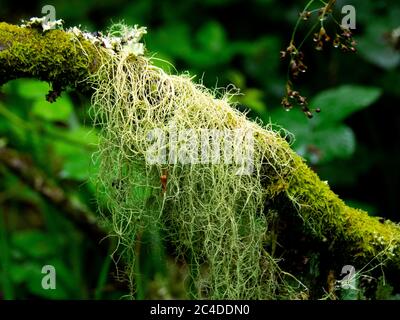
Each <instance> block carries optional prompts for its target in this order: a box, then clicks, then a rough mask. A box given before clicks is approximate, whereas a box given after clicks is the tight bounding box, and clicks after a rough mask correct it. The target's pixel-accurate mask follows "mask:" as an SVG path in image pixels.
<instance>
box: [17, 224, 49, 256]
mask: <svg viewBox="0 0 400 320" xmlns="http://www.w3.org/2000/svg"><path fill="white" fill-rule="evenodd" d="M11 244H12V246H13V248H15V249H16V250H20V251H22V252H23V253H24V254H26V255H28V256H30V257H32V258H40V257H48V256H51V255H53V254H54V253H55V252H56V251H57V242H56V241H54V239H52V238H51V237H50V236H48V235H47V234H46V233H43V232H40V231H36V230H31V231H20V232H16V233H14V234H13V235H12V237H11Z"/></svg>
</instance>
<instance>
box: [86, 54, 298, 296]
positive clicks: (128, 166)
mask: <svg viewBox="0 0 400 320" xmlns="http://www.w3.org/2000/svg"><path fill="white" fill-rule="evenodd" d="M93 82H94V87H95V88H97V90H96V92H95V94H94V97H93V114H94V115H95V119H96V122H97V123H98V124H100V125H101V127H102V128H103V129H102V130H103V141H102V144H101V148H100V152H99V159H100V174H99V181H100V182H101V184H102V186H103V188H102V190H106V191H105V192H106V193H107V198H108V199H109V209H110V212H111V213H112V216H111V217H109V218H107V221H108V222H109V223H110V224H111V225H112V229H113V232H114V234H115V235H116V236H117V237H118V239H119V244H120V245H121V246H123V247H124V248H125V250H128V251H130V253H129V260H130V261H129V265H130V267H131V268H130V270H128V274H129V275H130V276H131V277H132V282H133V283H134V276H135V274H134V273H135V259H134V257H135V254H134V252H132V250H133V249H134V248H135V241H137V239H138V237H140V234H141V232H143V230H146V229H147V228H150V227H151V225H153V224H157V225H159V226H161V228H162V229H163V230H165V231H166V232H165V234H167V235H168V239H167V240H168V241H171V242H172V243H174V244H175V246H176V250H177V252H178V254H179V255H182V256H184V257H186V258H188V257H190V261H188V262H189V263H190V264H191V270H192V272H191V274H192V276H193V277H194V279H193V280H194V282H195V284H196V290H197V297H199V298H200V297H207V298H215V299H224V298H225V299H247V298H248V299H267V298H272V297H275V298H276V297H277V295H279V294H283V292H289V291H290V290H288V289H287V288H285V282H284V281H282V279H281V280H279V279H280V278H281V277H280V275H279V269H278V267H277V264H276V263H275V261H274V259H273V257H271V255H270V254H269V253H268V252H267V251H266V250H265V249H264V246H265V242H266V237H267V234H268V228H269V220H270V216H269V211H268V209H266V208H264V204H265V200H266V198H272V197H273V196H275V194H276V193H278V192H279V191H281V190H282V188H283V187H282V186H284V185H285V181H286V180H287V177H288V175H289V174H290V171H291V169H292V168H291V162H292V156H291V152H290V151H288V150H289V149H288V148H287V143H286V142H285V140H284V139H283V138H281V137H278V134H277V133H276V132H274V131H272V130H271V128H270V127H269V126H267V127H265V128H263V127H261V126H260V125H259V124H257V123H254V122H250V121H248V120H247V119H246V116H245V115H244V114H242V113H240V112H238V111H237V110H236V109H235V108H234V107H233V105H232V104H231V103H230V97H231V95H230V93H225V94H224V95H223V96H222V98H220V99H217V98H215V96H214V94H213V93H212V92H210V91H209V90H207V89H206V88H205V87H204V86H202V85H200V84H195V83H194V82H193V81H192V79H190V78H189V77H188V76H186V75H179V76H175V75H168V74H166V73H165V72H164V71H163V70H161V69H159V68H157V67H155V66H154V65H152V63H151V60H150V59H148V58H146V57H142V56H133V55H128V54H119V55H115V56H113V57H112V58H111V59H108V60H107V61H105V63H104V64H102V66H101V67H100V69H99V71H98V73H97V74H96V75H95V77H94V78H93ZM156 129H158V130H161V132H165V133H166V134H167V135H168V134H169V135H171V134H172V131H176V132H178V133H179V132H183V131H185V130H186V131H187V130H190V133H191V135H192V137H191V138H193V136H196V137H200V136H201V135H202V134H204V132H205V130H207V129H209V130H215V129H217V130H219V132H229V131H233V130H237V129H241V130H244V131H245V132H251V135H252V138H254V140H252V141H254V143H248V144H246V143H242V144H241V149H242V150H240V152H242V154H245V155H246V154H249V155H252V157H251V163H250V164H251V167H252V170H251V172H250V173H248V174H237V171H238V166H237V164H235V163H232V162H231V163H229V162H228V163H225V162H224V161H219V162H216V163H199V161H192V163H181V162H179V161H175V162H176V163H174V161H173V160H171V159H167V161H161V162H158V163H157V162H156V163H149V161H147V155H148V150H149V148H150V147H151V144H150V142H149V132H151V131H152V130H156ZM219 139H220V140H219V141H217V142H221V143H222V142H223V137H220V138H219ZM166 140H167V141H166V142H165V141H164V142H165V145H163V146H162V147H164V148H165V150H166V153H167V154H168V155H170V154H169V151H170V150H171V149H172V148H173V146H172V145H171V142H170V140H168V139H166ZM186 142H187V141H186ZM179 143H182V141H179V140H178V144H179ZM202 150H203V152H206V153H207V154H210V153H212V152H213V150H212V145H211V144H210V145H208V146H205V147H204V146H203V149H202ZM178 153H179V152H178ZM175 160H176V159H175ZM178 160H179V159H178ZM171 162H172V163H171ZM239 169H240V168H239ZM163 174H166V175H167V177H168V178H167V185H166V191H165V193H164V192H163V190H162V184H161V182H160V176H161V175H163Z"/></svg>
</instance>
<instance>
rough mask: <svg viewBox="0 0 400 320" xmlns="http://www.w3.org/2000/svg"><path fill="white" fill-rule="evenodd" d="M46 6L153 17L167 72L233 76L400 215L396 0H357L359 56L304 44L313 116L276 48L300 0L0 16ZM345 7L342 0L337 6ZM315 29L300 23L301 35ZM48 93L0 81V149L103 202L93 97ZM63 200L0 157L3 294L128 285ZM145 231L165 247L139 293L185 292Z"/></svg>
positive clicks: (138, 1)
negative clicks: (289, 98)
mask: <svg viewBox="0 0 400 320" xmlns="http://www.w3.org/2000/svg"><path fill="white" fill-rule="evenodd" d="M45 4H52V5H54V6H55V8H56V14H57V18H62V19H64V20H65V21H66V25H67V26H73V25H82V26H83V27H84V28H87V29H88V30H90V31H95V30H104V29H105V28H107V27H108V26H109V25H110V24H111V23H112V22H118V21H120V20H124V21H125V22H126V23H128V24H132V25H133V24H139V25H144V26H147V27H148V31H149V32H148V35H147V36H146V38H145V42H146V46H147V48H148V50H149V52H150V53H151V54H152V55H154V58H155V59H154V63H155V64H157V65H159V66H161V67H163V68H165V69H166V70H169V71H170V72H172V73H176V72H179V73H180V72H184V71H186V70H187V71H189V73H190V74H191V75H197V81H202V82H203V83H204V84H205V85H206V86H208V87H211V88H213V87H226V86H227V85H229V84H230V83H232V84H233V85H234V86H236V87H237V88H239V89H240V90H241V92H242V93H243V95H239V96H237V97H236V101H237V102H238V104H239V105H238V108H239V109H241V110H243V111H249V116H250V117H253V118H256V117H257V118H259V119H261V120H262V121H263V122H264V123H269V122H272V123H274V124H276V125H277V126H281V127H283V128H285V129H287V130H289V131H290V132H292V133H293V134H294V136H295V141H292V142H293V148H294V149H295V150H296V151H297V152H298V153H300V154H301V155H303V156H304V157H305V158H306V159H307V160H308V161H309V163H310V165H312V166H313V168H314V169H315V170H316V171H317V173H318V174H319V175H320V176H321V178H322V179H324V180H328V181H329V184H330V185H331V187H332V188H333V189H334V190H335V191H337V192H338V193H339V194H340V195H341V196H342V197H344V198H345V199H347V200H349V202H351V203H353V204H355V205H357V206H358V207H364V208H367V209H368V210H369V211H370V212H371V214H377V213H379V215H383V216H386V217H389V218H391V219H394V220H397V221H399V220H400V216H399V208H400V206H399V203H398V201H397V197H398V190H400V186H399V181H400V171H399V170H398V163H399V160H400V159H399V158H400V152H399V151H400V149H399V143H398V141H399V138H400V130H399V126H398V124H399V120H400V119H399V112H398V104H399V97H400V91H399V90H398V84H399V83H400V73H399V64H400V55H399V51H396V49H395V45H394V43H395V41H396V39H393V38H390V35H391V32H392V31H393V30H394V29H395V28H398V27H399V26H400V21H399V19H398V17H399V16H400V4H399V2H398V1H395V0H386V1H381V0H376V1H361V0H354V1H352V5H354V6H355V8H356V12H357V29H356V30H355V32H354V33H355V38H356V40H357V41H358V43H359V46H358V49H359V53H358V54H355V55H351V54H343V53H340V52H338V51H336V50H334V49H327V50H325V51H323V52H316V51H315V50H314V49H313V43H312V41H311V40H310V41H308V42H306V44H305V47H304V52H305V57H306V58H305V59H306V63H307V64H308V65H309V71H308V72H307V74H306V75H305V76H304V77H303V78H301V79H300V81H299V82H298V84H297V85H298V86H299V87H300V89H301V91H302V92H303V93H305V94H306V95H307V96H308V97H309V98H310V100H311V101H310V105H311V106H314V107H319V108H321V110H322V112H321V113H320V114H318V115H316V116H315V117H314V118H313V119H311V120H309V119H307V118H306V117H305V116H304V115H303V114H302V113H301V112H300V111H299V110H297V109H294V110H292V111H290V112H285V111H284V110H283V109H282V108H281V107H280V105H279V103H280V99H281V97H282V95H283V93H284V90H285V82H286V65H285V63H281V62H280V60H279V51H280V50H281V49H283V48H285V47H286V46H287V44H288V41H289V38H290V35H291V31H292V29H293V27H294V24H295V22H296V19H297V17H298V12H299V11H301V9H302V7H303V6H304V5H305V2H303V1H285V2H281V1H277V0H252V1H246V2H244V1H238V0H203V1H196V0H192V1H179V2H177V1H172V0H165V1H155V0H152V1H149V0H133V1H132V0H131V1H125V0H115V1H107V0H100V1H99V0H96V1H95V0H86V1H77V0H70V1H57V2H49V1H31V2H29V3H26V4H24V6H21V5H20V4H19V3H18V2H15V1H3V3H2V6H1V8H0V18H1V20H2V21H7V22H11V23H19V21H20V19H22V18H29V17H31V16H40V15H41V7H42V6H43V5H45ZM344 4H347V2H345V1H337V8H340V7H341V6H342V5H344ZM336 14H337V15H339V16H340V12H339V11H338V12H337V13H336ZM310 26H311V24H310V23H309V22H305V23H304V24H303V27H302V28H300V30H299V35H300V38H301V35H302V34H303V35H305V33H306V32H307V30H308V29H307V28H309V27H310ZM397 41H399V40H398V39H397ZM173 66H174V67H173ZM175 68H176V69H175ZM48 90H49V86H48V85H47V84H46V83H41V82H38V81H35V80H31V79H22V80H17V81H13V82H10V83H8V84H7V85H5V86H3V87H2V88H1V93H0V146H7V147H8V148H12V149H15V150H18V151H20V152H21V153H22V154H25V155H29V157H30V158H31V159H32V165H34V166H35V167H37V168H39V169H40V170H42V171H43V172H44V173H45V174H46V175H47V176H48V177H49V179H51V180H52V181H54V182H55V183H56V184H57V185H58V186H59V187H61V188H62V189H63V190H64V191H65V192H66V194H67V195H68V197H69V199H71V201H74V202H75V203H78V204H79V205H80V206H82V207H85V208H87V209H88V210H91V211H93V212H96V211H97V204H96V193H95V190H94V186H93V184H92V182H91V181H90V179H89V177H90V176H92V175H93V174H95V173H96V166H95V164H93V161H92V155H93V153H94V152H95V151H96V142H97V139H98V136H97V131H96V129H93V128H92V127H91V119H90V117H89V116H88V108H89V105H90V101H89V100H88V99H87V98H86V97H82V96H80V95H79V94H77V93H63V95H62V96H61V97H60V98H59V99H58V100H57V101H56V102H55V103H53V104H50V103H48V102H46V101H45V98H44V97H45V95H46V93H47V91H48ZM97 200H100V203H101V199H97ZM60 211H62V208H57V207H56V206H54V205H53V204H51V203H49V202H48V201H47V200H45V199H44V198H43V197H42V196H41V195H40V194H39V193H38V192H36V191H35V190H34V189H33V188H31V187H30V186H28V185H27V184H26V183H24V181H23V179H21V177H19V176H18V175H15V174H14V173H12V172H11V171H10V170H9V169H8V168H7V167H6V166H4V165H2V164H1V163H0V298H1V297H2V298H6V299H13V298H33V297H35V298H51V299H59V298H75V299H89V298H97V299H99V298H120V297H121V296H122V295H123V294H125V293H127V292H128V291H127V288H126V287H125V286H124V285H123V284H120V283H118V282H117V281H116V280H115V278H114V276H115V267H114V263H113V262H111V260H110V258H109V257H108V254H109V252H108V249H107V248H106V249H105V250H103V249H99V246H98V241H99V239H91V238H89V236H88V235H86V234H84V233H82V232H81V231H79V230H78V229H77V228H76V227H75V226H73V225H71V223H70V222H69V221H66V219H65V218H64V217H63V215H62V214H61V213H60ZM148 236H149V237H150V240H148V241H149V242H150V243H153V244H154V243H156V244H155V247H154V248H153V251H151V252H152V253H151V254H150V257H149V255H147V256H146V253H144V258H143V260H142V261H143V263H142V264H141V273H142V274H143V276H142V279H141V280H142V281H141V286H142V289H141V293H140V297H141V298H180V297H185V295H184V293H183V289H182V288H180V287H179V286H178V285H177V283H179V281H176V279H177V278H179V277H182V275H184V274H185V272H184V267H177V266H176V265H175V264H171V263H170V262H168V259H167V258H165V253H164V252H162V249H161V247H162V246H161V245H159V244H158V245H157V241H156V242H154V235H148ZM152 237H153V238H152ZM160 257H162V259H161V260H162V261H161V260H160ZM153 258H154V259H153ZM160 261H161V262H160ZM46 264H52V265H54V266H55V267H56V270H57V289H56V290H53V291H46V290H43V289H42V288H41V287H40V283H41V279H42V276H43V275H42V274H41V268H42V266H43V265H46ZM382 288H383V287H382ZM385 290H386V289H382V292H383V293H382V295H384V294H386V293H385V292H386V291H387V290H386V291H385Z"/></svg>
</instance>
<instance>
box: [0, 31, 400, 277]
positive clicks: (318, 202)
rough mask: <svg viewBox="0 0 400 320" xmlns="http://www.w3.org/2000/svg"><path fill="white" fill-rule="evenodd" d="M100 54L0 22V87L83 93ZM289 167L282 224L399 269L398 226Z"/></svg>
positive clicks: (335, 249)
mask: <svg viewBox="0 0 400 320" xmlns="http://www.w3.org/2000/svg"><path fill="white" fill-rule="evenodd" d="M101 52H102V51H101V49H98V48H96V47H95V46H94V45H93V44H92V43H90V42H89V41H87V40H85V39H79V41H76V38H74V36H73V35H72V34H70V33H66V32H64V31H61V30H51V31H47V32H45V33H43V32H41V31H39V30H35V29H30V28H21V27H17V26H13V25H10V24H7V23H0V84H4V83H6V82H7V81H9V80H12V79H16V78H21V77H34V78H37V79H40V80H44V81H48V82H50V83H53V85H55V86H57V87H60V88H65V87H67V86H70V87H72V88H75V89H77V90H86V89H88V88H89V85H88V82H85V79H87V77H88V76H89V75H90V74H92V73H93V72H95V71H96V70H97V68H98V67H99V65H100V61H102V54H101ZM279 143H280V142H279ZM287 148H288V149H289V148H290V147H289V145H287ZM288 152H290V151H288ZM283 160H284V159H283ZM292 166H293V167H294V173H293V172H292V173H291V174H290V176H288V177H287V181H285V183H284V184H283V185H280V186H277V195H278V194H279V195H280V196H281V198H283V199H284V201H285V202H286V204H285V205H284V207H285V209H282V208H278V209H282V210H278V212H279V213H281V212H285V214H284V215H282V217H281V219H286V220H295V219H299V218H300V219H301V221H302V222H303V225H302V228H301V232H303V233H304V236H306V237H308V238H309V239H312V241H315V242H317V243H319V244H320V245H321V247H326V248H327V250H328V251H329V252H331V253H332V254H333V255H336V256H341V257H344V258H343V261H344V260H346V261H348V262H349V263H350V264H358V265H360V266H362V265H364V264H367V263H368V262H370V261H371V260H373V259H377V257H378V258H379V259H378V260H379V261H388V262H389V263H390V264H391V265H392V266H393V267H394V268H395V269H396V270H400V227H399V226H398V225H396V224H394V223H392V222H390V221H384V222H381V220H379V219H378V218H374V217H370V216H368V214H367V213H366V212H363V211H361V210H357V209H353V208H350V207H348V206H346V205H345V203H344V202H343V201H342V200H340V198H339V197H338V196H337V195H336V194H335V193H333V192H332V191H331V190H330V188H329V186H328V184H327V183H325V182H323V181H321V180H320V179H319V178H318V176H317V175H316V174H315V173H314V172H313V171H312V170H311V169H310V168H309V167H308V166H307V165H306V164H305V163H304V161H303V160H302V159H301V158H300V157H299V156H297V155H294V161H293V164H292ZM277 197H278V196H277ZM272 200H273V199H272ZM287 208H290V209H287ZM288 225H291V222H290V221H288ZM285 232H290V230H286V231H285ZM286 235H287V233H286V234H280V235H279V237H283V238H284V237H285V236H286ZM292 243H293V245H296V242H292Z"/></svg>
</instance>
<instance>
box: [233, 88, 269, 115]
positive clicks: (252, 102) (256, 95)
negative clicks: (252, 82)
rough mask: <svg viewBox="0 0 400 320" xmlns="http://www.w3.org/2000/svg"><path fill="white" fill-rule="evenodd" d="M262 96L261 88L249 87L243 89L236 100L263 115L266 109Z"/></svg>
mask: <svg viewBox="0 0 400 320" xmlns="http://www.w3.org/2000/svg"><path fill="white" fill-rule="evenodd" d="M263 98H264V94H263V92H262V91H261V90H258V89H254V88H250V89H247V90H245V91H244V95H243V96H239V98H238V100H239V102H240V103H241V104H243V105H245V106H246V107H249V108H250V109H251V110H253V111H255V112H257V113H258V114H259V115H260V116H263V115H265V113H266V111H267V108H266V106H265V104H264V102H263Z"/></svg>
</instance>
